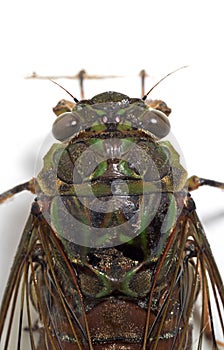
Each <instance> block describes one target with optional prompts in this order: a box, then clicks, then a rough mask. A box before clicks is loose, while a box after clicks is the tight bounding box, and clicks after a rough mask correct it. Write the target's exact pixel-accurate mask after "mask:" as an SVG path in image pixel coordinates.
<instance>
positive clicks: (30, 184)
mask: <svg viewBox="0 0 224 350" xmlns="http://www.w3.org/2000/svg"><path fill="white" fill-rule="evenodd" d="M22 191H30V192H32V193H35V178H32V179H31V180H29V181H27V182H24V183H23V184H20V185H17V186H15V187H13V188H11V189H10V190H8V191H6V192H3V193H2V194H0V204H1V203H3V202H4V201H6V200H7V199H9V198H11V197H13V196H14V195H15V194H16V193H19V192H22Z"/></svg>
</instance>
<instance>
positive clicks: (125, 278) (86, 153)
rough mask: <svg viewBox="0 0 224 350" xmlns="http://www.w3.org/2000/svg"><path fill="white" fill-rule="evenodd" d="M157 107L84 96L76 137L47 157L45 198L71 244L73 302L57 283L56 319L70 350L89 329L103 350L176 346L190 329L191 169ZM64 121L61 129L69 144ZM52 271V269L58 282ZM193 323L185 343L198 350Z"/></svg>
mask: <svg viewBox="0 0 224 350" xmlns="http://www.w3.org/2000/svg"><path fill="white" fill-rule="evenodd" d="M151 113H155V112H152V111H151V110H150V109H149V107H148V106H147V105H145V104H144V103H143V102H142V101H141V100H138V99H135V100H133V99H129V98H128V97H127V96H125V95H121V94H117V93H105V94H101V95H98V96H96V97H95V98H93V99H92V100H89V101H87V102H86V101H83V102H81V103H79V104H77V105H76V107H75V108H74V110H73V112H72V114H73V115H67V116H65V121H66V125H67V126H68V124H69V125H70V126H71V128H72V129H71V130H70V129H69V130H68V138H69V140H68V141H65V142H64V143H62V144H57V145H53V147H52V148H51V150H50V151H49V152H48V154H47V155H46V156H45V159H44V167H43V170H42V171H41V172H40V174H39V175H38V178H37V182H38V183H37V187H38V192H39V193H38V203H39V206H40V208H41V210H42V214H43V216H44V217H45V219H46V221H47V222H48V224H49V226H50V227H51V229H52V230H53V231H54V232H56V236H57V239H58V241H59V244H60V245H61V251H60V250H58V247H57V245H56V246H54V244H52V245H51V247H50V249H51V250H52V251H51V255H52V256H54V261H53V265H54V269H55V274H56V275H57V280H58V283H59V285H60V289H61V293H62V295H63V296H65V298H66V305H67V306H66V307H65V305H63V303H61V302H60V301H58V300H57V297H55V295H57V293H56V289H58V286H55V285H54V286H53V287H52V288H50V290H51V293H50V294H51V295H49V296H48V297H49V300H50V301H49V308H50V315H51V316H50V317H49V321H48V322H49V324H50V327H49V328H50V329H51V328H54V329H56V333H57V334H56V335H54V336H57V337H58V339H59V340H58V341H59V342H60V344H62V348H63V349H66V350H70V349H73V350H74V349H80V348H81V349H87V348H88V346H87V345H86V344H89V342H90V340H88V336H87V335H86V327H87V325H88V330H89V334H90V339H91V343H92V346H93V348H94V349H96V350H102V349H108V350H109V349H117V350H120V349H125V350H128V349H136V350H137V349H142V346H143V343H144V344H145V345H144V346H145V347H146V348H147V349H150V346H152V345H153V343H155V342H158V344H159V347H158V348H159V349H165V348H166V349H167V348H169V347H171V346H172V344H173V343H174V339H175V341H176V344H178V340H177V339H178V337H179V336H180V337H181V331H182V329H184V325H185V321H186V315H185V313H184V311H183V305H182V296H183V294H184V293H186V292H185V291H183V285H182V284H181V283H179V284H178V282H177V283H176V285H175V288H173V292H172V295H171V296H170V295H169V291H170V285H172V283H174V282H173V276H174V274H176V276H177V278H176V281H178V274H179V275H180V274H181V269H183V264H184V261H185V260H186V256H187V253H186V250H185V247H183V246H182V245H181V241H180V239H179V237H180V235H181V233H182V223H183V220H184V217H185V216H186V213H184V214H183V212H184V210H185V211H186V210H187V204H186V203H187V194H186V189H185V188H184V185H185V183H186V172H185V170H184V169H183V168H182V166H181V165H180V163H179V156H178V154H177V152H176V151H175V150H174V148H173V147H172V146H171V144H170V143H169V142H168V141H160V138H161V137H163V136H165V134H166V133H167V131H168V126H167V125H168V124H166V120H165V119H164V118H165V117H164V116H163V115H160V114H158V115H157V114H156V113H155V114H154V115H152V114H151ZM157 117H158V119H157ZM59 118H60V120H59V121H58V122H57V124H56V125H55V128H54V130H53V131H54V134H55V135H57V136H58V138H60V137H61V139H62V140H66V133H67V131H65V130H63V131H61V130H60V129H61V126H62V124H63V118H62V117H59ZM71 121H72V122H71ZM72 133H73V134H74V135H73V134H72ZM177 222H179V224H178V225H177V224H176V223H177ZM174 231H175V233H173V232H174ZM171 235H173V238H172V239H173V240H172V244H170V246H169V240H170V237H171ZM58 251H59V252H58ZM62 251H63V252H64V257H62V254H61V252H62ZM180 257H181V258H180ZM178 259H179V261H178ZM180 260H181V261H180ZM177 261H178V269H177V268H176V266H177ZM191 269H194V266H193V264H192V265H189V267H188V270H191ZM71 271H73V272H74V275H75V281H76V282H75V283H74V276H73V273H72V272H71ZM51 273H52V272H51V268H50V269H49V275H48V274H46V272H45V274H46V276H48V277H47V279H49V281H48V283H49V284H50V280H51ZM188 274H190V272H189V271H188ZM44 288H45V287H44V286H43V289H44ZM54 289H55V290H54ZM166 299H168V300H169V303H165V300H166ZM80 305H82V307H81V306H80ZM164 305H166V307H165V306H164ZM185 306H186V305H185ZM67 309H68V310H69V313H70V314H72V315H73V318H74V319H72V322H73V325H74V328H75V332H76V336H74V330H72V326H71V325H70V324H69V325H68V322H67V319H68V315H67V313H66V312H67V311H66V312H65V310H67ZM164 309H165V310H164ZM149 312H150V317H149ZM160 319H162V323H163V326H162V328H161V326H160V322H159V320H160ZM58 320H60V321H59V322H58ZM177 320H178V322H177ZM190 328H191V327H190V326H189V327H188V332H187V334H186V337H185V339H184V341H183V349H190V344H191V340H190V338H191V330H190ZM41 332H43V333H45V331H44V329H42V330H41ZM44 338H47V336H46V334H45V337H44ZM44 338H42V340H41V343H40V346H39V348H40V349H41V350H42V349H45V348H44V345H43V344H44V341H45V340H43V339H44ZM79 344H81V345H80V346H79ZM48 347H49V348H50V344H49V342H48ZM48 347H47V348H48Z"/></svg>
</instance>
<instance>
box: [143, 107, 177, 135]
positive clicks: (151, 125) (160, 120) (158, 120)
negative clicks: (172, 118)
mask: <svg viewBox="0 0 224 350" xmlns="http://www.w3.org/2000/svg"><path fill="white" fill-rule="evenodd" d="M141 122H142V127H143V129H145V130H147V131H149V132H150V133H152V134H153V135H155V136H156V137H158V138H159V139H162V138H163V137H165V136H167V135H168V134H169V132H170V122H169V120H168V118H167V116H166V114H164V113H163V112H160V111H158V110H157V109H149V110H148V111H147V112H146V113H144V114H143V116H142V117H141Z"/></svg>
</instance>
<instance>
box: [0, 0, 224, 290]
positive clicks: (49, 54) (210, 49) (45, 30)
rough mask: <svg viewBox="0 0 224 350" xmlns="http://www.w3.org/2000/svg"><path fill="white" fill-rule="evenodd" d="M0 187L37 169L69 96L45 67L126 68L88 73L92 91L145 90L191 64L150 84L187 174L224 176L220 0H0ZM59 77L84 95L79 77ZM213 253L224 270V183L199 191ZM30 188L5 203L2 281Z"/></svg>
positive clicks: (53, 70)
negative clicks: (168, 110) (58, 108)
mask: <svg viewBox="0 0 224 350" xmlns="http://www.w3.org/2000/svg"><path fill="white" fill-rule="evenodd" d="M0 13H1V22H0V33H1V34H0V35H1V64H0V87H1V109H0V121H1V124H0V125H1V127H0V162H1V163H0V164H1V171H0V192H3V191H5V190H6V189H8V188H11V187H13V186H14V185H16V184H19V183H22V182H23V181H26V180H28V179H30V178H31V177H32V176H34V175H35V174H34V168H35V162H36V160H37V158H38V151H39V147H40V146H41V144H42V142H43V140H44V139H45V137H46V135H47V134H48V133H49V132H50V130H51V125H52V123H53V121H54V115H53V112H52V107H53V106H54V105H56V103H57V102H58V100H60V99H62V98H65V99H69V97H68V96H67V95H66V93H65V92H64V91H62V90H61V89H59V88H58V87H57V86H55V85H53V84H52V83H51V82H49V81H44V80H25V79H24V77H25V76H26V75H28V74H30V73H32V72H33V71H36V72H37V73H39V74H43V75H50V74H68V75H73V74H76V73H77V72H78V71H79V70H80V69H82V68H84V69H85V70H86V71H87V72H88V73H89V74H106V75H108V74H120V75H124V76H127V78H122V79H113V80H112V79H108V80H95V81H86V82H85V93H86V97H87V98H91V97H92V96H93V95H95V94H97V93H99V92H103V91H106V90H115V91H120V92H123V93H125V94H127V95H130V96H132V97H140V80H139V78H138V73H139V71H140V70H141V69H143V68H144V69H146V71H147V72H148V73H149V75H150V78H149V79H147V82H146V86H147V89H150V87H151V86H152V85H153V84H154V83H156V81H157V80H158V79H160V78H161V77H162V76H164V75H166V74H167V73H169V72H170V71H172V70H174V69H176V68H178V67H181V66H183V65H189V67H188V68H187V69H184V70H182V71H179V72H178V73H176V74H174V75H172V76H171V77H169V78H168V79H167V80H165V81H164V82H163V83H161V84H160V85H159V86H158V87H157V88H156V89H155V90H154V91H153V94H152V96H151V97H152V98H160V99H163V100H164V101H166V102H167V104H168V105H169V106H170V107H172V110H173V112H172V114H171V117H170V121H171V124H172V131H173V133H174V135H175V136H176V138H177V139H178V141H179V144H180V146H181V149H182V151H183V153H184V155H185V160H186V163H187V169H188V172H189V175H192V174H197V175H199V176H203V177H206V178H211V179H216V180H219V181H224V165H223V159H224V157H223V119H224V110H223V83H224V66H223V62H224V50H223V33H224V22H223V1H221V0H220V1H217V0H213V1H202V0H198V1H196V0H188V1H180V0H170V1H167V0H164V1H162V0H154V1H149V0H148V1H145V0H143V1H141V0H140V1H138V2H135V1H133V2H132V1H126V0H123V1H117V0H113V1H105V0H104V1H102V0H94V1H91V0H89V1H88V0H82V1H71V0H64V1H63V2H62V1H56V0H39V1H32V0H20V1H17V0H8V1H4V2H3V1H2V2H1V5H0ZM60 83H61V84H62V85H63V86H64V87H65V88H67V89H68V90H69V91H70V92H71V93H72V94H73V95H75V96H76V97H77V98H79V87H78V83H77V81H69V80H64V81H60ZM193 196H194V198H195V200H196V204H197V207H198V212H199V214H200V217H201V219H202V222H203V223H204V226H205V228H206V232H207V235H208V239H209V241H210V242H211V245H212V248H213V250H214V255H215V257H216V259H217V262H218V264H219V267H220V270H221V272H222V274H224V268H223V266H224V254H223V251H224V243H223V241H224V239H223V237H224V193H223V192H222V191H219V190H217V189H209V188H203V189H200V190H199V191H197V193H194V194H193ZM31 202H32V196H30V195H26V194H24V193H22V194H20V195H18V196H17V197H16V198H15V199H14V200H11V201H9V202H8V203H5V204H3V205H2V206H1V210H0V215H1V218H0V220H1V221H0V239H1V240H0V289H1V290H2V288H3V286H4V284H5V280H6V278H7V275H8V272H9V266H10V264H11V261H12V258H13V255H14V253H15V250H16V246H17V243H18V240H19V238H20V234H21V232H22V228H23V226H24V223H25V220H26V217H27V216H28V212H29V210H30V204H31Z"/></svg>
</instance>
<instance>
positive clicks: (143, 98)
mask: <svg viewBox="0 0 224 350" xmlns="http://www.w3.org/2000/svg"><path fill="white" fill-rule="evenodd" d="M187 67H188V66H183V67H180V68H178V69H175V70H174V71H172V72H170V73H168V74H167V75H165V77H163V78H162V79H160V80H159V81H158V82H157V83H156V84H155V85H154V86H153V87H152V88H151V89H150V90H149V91H148V92H147V94H145V95H144V96H143V97H142V100H143V101H145V100H146V99H147V97H148V95H149V94H150V93H151V92H152V90H153V89H154V88H155V87H156V86H158V85H159V84H160V83H161V82H162V81H163V80H165V79H166V78H168V77H169V76H170V75H171V74H174V73H176V72H178V71H179V70H181V69H183V68H187ZM142 72H144V71H141V73H142ZM144 73H145V72H144ZM141 76H142V79H143V78H144V77H145V74H144V75H143V74H142V75H141ZM142 86H143V85H142Z"/></svg>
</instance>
